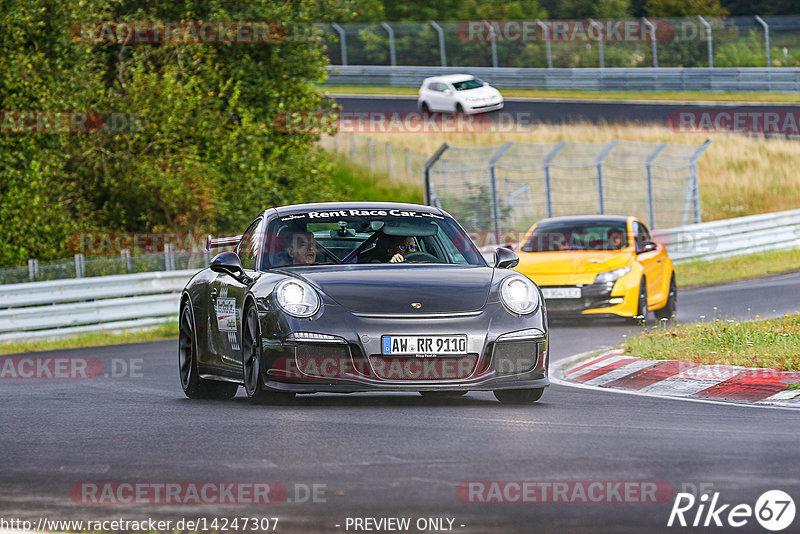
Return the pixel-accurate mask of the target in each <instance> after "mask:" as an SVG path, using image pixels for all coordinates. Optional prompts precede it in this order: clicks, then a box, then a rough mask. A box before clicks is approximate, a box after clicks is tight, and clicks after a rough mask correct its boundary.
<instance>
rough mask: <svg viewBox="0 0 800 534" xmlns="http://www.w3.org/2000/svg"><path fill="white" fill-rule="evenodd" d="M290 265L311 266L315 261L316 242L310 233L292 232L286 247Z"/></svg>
mask: <svg viewBox="0 0 800 534" xmlns="http://www.w3.org/2000/svg"><path fill="white" fill-rule="evenodd" d="M286 253H287V254H288V255H289V257H290V258H291V259H292V265H311V264H312V263H314V262H315V261H317V241H316V239H314V234H313V233H312V232H294V233H293V234H292V241H291V243H290V244H289V245H288V246H287V247H286Z"/></svg>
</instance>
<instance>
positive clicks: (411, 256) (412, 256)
mask: <svg viewBox="0 0 800 534" xmlns="http://www.w3.org/2000/svg"><path fill="white" fill-rule="evenodd" d="M405 259H406V261H407V262H412V263H413V262H423V261H427V262H431V263H440V260H439V258H437V257H436V256H434V255H433V254H428V253H427V252H422V251H420V250H418V251H416V252H409V253H408V254H406V256H405Z"/></svg>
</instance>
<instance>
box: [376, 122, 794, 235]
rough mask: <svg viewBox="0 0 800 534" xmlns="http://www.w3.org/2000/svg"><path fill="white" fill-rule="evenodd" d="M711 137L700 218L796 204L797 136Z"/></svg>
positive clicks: (544, 128)
mask: <svg viewBox="0 0 800 534" xmlns="http://www.w3.org/2000/svg"><path fill="white" fill-rule="evenodd" d="M372 137H373V138H374V139H375V140H376V141H383V142H390V143H392V144H394V145H399V146H403V147H405V148H410V149H412V150H416V151H419V152H423V153H426V154H432V153H433V152H434V151H435V150H436V149H437V148H438V147H439V146H440V145H441V144H442V142H445V141H446V142H447V143H449V144H451V145H454V146H481V145H496V144H501V143H504V142H506V141H517V142H529V143H531V142H533V143H552V142H558V141H572V142H584V143H585V142H608V141H611V140H614V139H619V140H625V141H639V142H651V143H659V142H663V141H668V142H671V143H679V144H685V145H701V144H702V143H703V142H704V141H705V140H706V139H707V138H708V137H709V135H707V134H696V133H678V132H673V131H671V130H670V129H668V128H666V127H661V126H641V125H634V124H599V125H594V124H588V123H575V124H565V125H540V126H536V127H533V128H531V129H528V130H525V131H516V132H470V133H466V132H465V133H445V134H443V133H407V134H397V133H390V134H373V135H372ZM710 137H711V139H712V141H713V143H712V145H711V147H710V148H709V150H708V151H707V152H706V153H705V154H704V155H703V156H702V157H701V158H700V160H699V161H698V175H699V178H700V195H701V202H702V209H703V212H702V217H703V220H704V221H711V220H716V219H727V218H730V217H739V216H743V215H752V214H756V213H767V212H773V211H782V210H788V209H795V208H798V207H800V187H799V186H798V178H797V171H798V162H800V141H792V140H786V139H764V138H760V137H748V136H744V135H741V134H711V135H710Z"/></svg>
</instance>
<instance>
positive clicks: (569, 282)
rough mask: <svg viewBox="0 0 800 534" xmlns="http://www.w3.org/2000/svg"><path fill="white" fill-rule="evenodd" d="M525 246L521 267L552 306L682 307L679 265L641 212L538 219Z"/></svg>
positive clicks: (660, 310)
mask: <svg viewBox="0 0 800 534" xmlns="http://www.w3.org/2000/svg"><path fill="white" fill-rule="evenodd" d="M521 244H522V246H521V247H520V250H519V264H518V266H517V267H516V270H518V271H519V272H521V273H524V274H525V275H527V276H529V277H530V278H531V279H532V280H534V281H535V282H536V283H537V284H538V285H539V287H541V289H542V294H543V295H544V298H545V300H546V301H547V309H548V311H549V312H550V313H551V314H553V316H555V314H557V313H580V314H584V315H593V314H614V315H618V316H621V317H631V318H634V319H638V318H645V317H646V316H647V313H648V312H649V311H651V310H653V311H655V315H656V317H658V318H659V319H669V318H671V317H673V316H674V315H675V313H676V311H677V304H678V288H677V285H676V283H675V269H674V268H673V266H672V261H671V260H670V259H669V256H668V255H667V250H666V248H664V245H662V244H660V243H656V242H655V241H653V239H652V238H651V237H650V232H649V231H648V230H647V227H646V226H645V225H644V223H643V222H642V221H640V220H639V219H637V218H636V217H625V216H615V215H586V216H575V217H553V218H551V219H545V220H542V221H539V222H538V223H536V224H535V225H534V226H533V227H532V228H531V229H530V230H528V233H527V234H526V235H525V237H523V239H522V242H521Z"/></svg>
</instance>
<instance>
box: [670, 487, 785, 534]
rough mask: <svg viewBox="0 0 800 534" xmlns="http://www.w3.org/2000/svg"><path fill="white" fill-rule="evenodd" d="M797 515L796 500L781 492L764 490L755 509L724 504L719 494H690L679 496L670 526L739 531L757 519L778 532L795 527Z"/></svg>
mask: <svg viewBox="0 0 800 534" xmlns="http://www.w3.org/2000/svg"><path fill="white" fill-rule="evenodd" d="M794 515H795V506H794V500H793V499H792V498H791V497H790V496H789V494H787V493H786V492H784V491H781V490H770V491H765V492H764V493H762V494H761V496H760V497H759V498H758V499H757V500H756V504H755V506H750V505H749V504H745V503H741V504H735V505H734V504H725V503H723V502H722V501H721V500H720V494H719V492H714V493H713V494H712V495H710V496H709V495H708V494H707V493H704V494H703V495H700V497H699V498H696V497H695V496H694V495H693V494H691V493H678V494H677V495H676V496H675V502H674V503H673V505H672V511H671V512H670V514H669V520H668V521H667V526H668V527H671V526H681V527H722V526H730V527H734V528H738V527H743V526H745V525H751V526H752V524H753V523H752V520H753V519H754V518H755V520H756V521H757V522H758V524H760V525H761V526H762V527H763V528H765V529H767V530H771V531H773V532H778V531H781V530H784V529H786V528H787V527H789V526H790V525H791V524H792V521H794Z"/></svg>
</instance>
